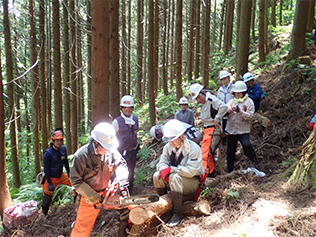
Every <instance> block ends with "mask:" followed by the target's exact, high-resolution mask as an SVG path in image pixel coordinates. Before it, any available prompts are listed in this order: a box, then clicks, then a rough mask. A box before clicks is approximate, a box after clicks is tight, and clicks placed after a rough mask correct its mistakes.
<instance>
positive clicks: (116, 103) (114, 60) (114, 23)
mask: <svg viewBox="0 0 316 237" xmlns="http://www.w3.org/2000/svg"><path fill="white" fill-rule="evenodd" d="M110 4H111V7H110V9H111V10H110V12H111V13H110V16H111V30H110V32H111V35H110V39H111V40H110V42H111V46H110V49H111V63H110V75H111V104H110V107H111V114H112V116H113V118H116V117H118V116H119V115H120V84H119V83H120V80H119V78H120V75H119V60H120V57H119V54H120V52H119V51H120V49H119V33H118V30H119V4H120V2H119V1H117V0H111V1H110Z"/></svg>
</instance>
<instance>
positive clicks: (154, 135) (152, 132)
mask: <svg viewBox="0 0 316 237" xmlns="http://www.w3.org/2000/svg"><path fill="white" fill-rule="evenodd" d="M157 126H158V125H154V126H152V127H151V129H150V135H151V136H152V137H154V138H156V139H157V137H156V127H157Z"/></svg>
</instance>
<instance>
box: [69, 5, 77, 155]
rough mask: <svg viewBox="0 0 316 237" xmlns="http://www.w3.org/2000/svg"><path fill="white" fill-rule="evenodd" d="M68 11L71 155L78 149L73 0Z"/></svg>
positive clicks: (75, 42) (75, 41)
mask: <svg viewBox="0 0 316 237" xmlns="http://www.w3.org/2000/svg"><path fill="white" fill-rule="evenodd" d="M69 11H70V16H71V17H70V40H71V41H70V42H71V44H70V45H71V49H70V59H71V66H70V71H71V83H70V86H71V87H70V88H71V105H70V107H71V148H72V151H69V152H71V153H74V152H75V151H76V150H77V149H78V98H77V97H78V95H77V93H78V90H77V88H78V87H77V83H78V73H77V56H76V53H77V40H76V20H75V19H76V16H75V0H70V2H69Z"/></svg>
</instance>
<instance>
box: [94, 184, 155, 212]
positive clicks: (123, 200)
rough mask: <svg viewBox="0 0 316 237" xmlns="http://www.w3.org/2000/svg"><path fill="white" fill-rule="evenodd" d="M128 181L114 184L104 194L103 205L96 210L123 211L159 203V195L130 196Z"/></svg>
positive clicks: (96, 207)
mask: <svg viewBox="0 0 316 237" xmlns="http://www.w3.org/2000/svg"><path fill="white" fill-rule="evenodd" d="M127 186H128V181H122V182H120V183H119V184H118V183H116V184H115V183H114V184H112V185H111V186H110V187H109V188H107V189H106V190H104V192H103V193H102V195H101V196H102V198H103V201H102V205H101V206H96V205H94V208H95V209H123V208H128V207H129V206H133V205H138V204H147V203H152V202H157V201H158V200H159V196H158V195H157V194H143V195H135V196H130V195H129V191H128V188H127Z"/></svg>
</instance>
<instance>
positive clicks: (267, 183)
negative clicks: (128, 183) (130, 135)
mask: <svg viewBox="0 0 316 237" xmlns="http://www.w3.org/2000/svg"><path fill="white" fill-rule="evenodd" d="M281 43H282V42H281ZM308 52H309V54H310V58H311V60H312V62H314V60H315V59H316V48H315V46H314V45H311V46H309V47H308ZM283 65H284V64H280V65H275V67H274V69H272V70H271V71H269V72H267V73H264V74H262V75H260V76H259V77H258V78H256V81H257V82H258V83H259V84H260V85H261V86H262V88H263V90H264V92H265V93H266V97H265V98H264V100H263V101H262V113H261V115H263V116H266V117H267V118H269V119H270V124H269V125H268V126H266V127H265V126H263V125H262V123H260V122H259V121H256V120H254V121H253V128H252V132H251V142H252V144H253V147H254V149H255V151H256V154H257V156H258V159H259V162H260V165H259V168H258V170H260V171H262V172H264V173H265V174H266V176H265V177H258V176H256V175H255V174H250V173H247V174H240V173H237V172H236V173H235V175H233V177H228V175H222V176H220V177H221V179H220V180H221V182H220V183H219V184H218V185H217V186H216V187H215V188H214V190H213V191H212V192H210V193H209V194H207V195H206V196H205V197H203V199H207V200H208V201H209V203H210V205H211V214H210V215H209V216H202V217H194V216H186V217H185V218H184V219H183V221H182V222H181V223H180V225H179V226H177V227H174V228H168V227H166V226H165V225H164V224H161V223H160V222H159V221H158V219H157V220H154V222H153V223H151V225H150V226H148V228H144V230H143V231H142V233H139V234H138V235H137V236H159V237H162V236H179V237H180V236H225V237H227V236H247V237H249V236H255V237H258V236H263V237H269V236H279V237H283V236H316V189H314V188H309V187H307V188H306V187H293V186H291V185H289V184H288V182H287V180H288V179H287V178H281V177H280V175H281V174H282V173H283V172H284V171H285V170H286V169H287V168H288V167H289V166H290V164H291V161H293V159H295V157H296V156H297V155H299V154H300V150H299V147H300V146H301V145H302V144H303V143H304V142H305V140H306V139H307V138H308V137H309V135H310V133H311V132H310V131H309V129H308V125H309V122H310V120H311V118H312V116H313V115H314V114H315V111H316V106H315V93H316V83H315V80H316V78H315V76H314V77H313V78H307V77H306V76H304V75H303V74H302V72H303V70H294V71H292V72H289V73H282V67H283ZM151 142H152V141H151ZM158 148H159V149H158ZM160 148H161V147H157V150H161V149H160ZM238 149H239V151H241V147H239V148H238ZM221 151H222V153H223V155H222V157H223V158H225V157H226V156H225V149H222V150H221ZM154 157H155V158H156V159H158V157H159V154H156V155H154ZM250 165H251V163H250V161H249V160H248V159H247V158H246V157H245V156H244V155H243V152H242V151H241V152H238V154H237V162H236V165H235V170H243V169H247V168H248V167H249V166H250ZM217 175H218V176H219V175H220V174H219V171H217ZM232 189H233V190H234V191H237V192H238V193H239V195H240V196H239V198H231V199H230V200H229V201H227V199H228V198H229V197H230V196H229V190H232ZM135 192H136V193H138V194H141V193H154V192H155V191H154V187H153V185H152V183H148V184H146V185H142V186H136V187H135ZM75 217H76V206H75V204H71V205H65V206H54V207H51V210H50V212H49V214H48V215H47V217H45V216H43V214H42V213H40V212H39V214H38V216H37V218H36V219H35V220H34V221H32V222H30V223H27V224H25V225H23V226H19V227H17V228H13V229H10V230H5V231H4V232H3V233H2V234H1V236H6V237H7V236H11V237H13V236H23V237H29V236H45V237H47V236H60V237H61V236H69V235H70V232H71V224H72V223H73V221H74V220H75ZM169 217H170V213H169V215H168V214H166V215H164V216H162V219H163V220H167V219H168V218H169ZM118 218H119V213H118V211H115V210H102V211H101V212H100V214H99V216H98V218H97V220H96V223H95V225H94V228H93V231H92V233H91V236H116V233H117V229H118V224H119V222H118Z"/></svg>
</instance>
